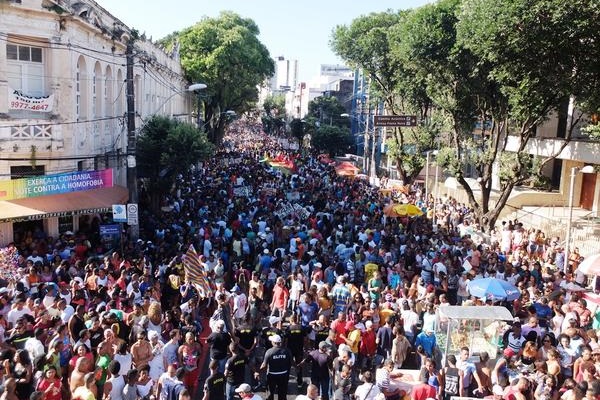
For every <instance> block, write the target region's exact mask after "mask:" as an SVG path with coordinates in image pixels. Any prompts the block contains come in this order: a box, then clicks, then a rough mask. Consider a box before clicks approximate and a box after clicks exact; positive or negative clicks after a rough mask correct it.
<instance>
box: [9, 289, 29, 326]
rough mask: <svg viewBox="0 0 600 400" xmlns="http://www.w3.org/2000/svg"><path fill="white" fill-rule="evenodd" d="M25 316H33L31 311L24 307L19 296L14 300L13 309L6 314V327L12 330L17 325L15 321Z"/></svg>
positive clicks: (23, 300)
mask: <svg viewBox="0 0 600 400" xmlns="http://www.w3.org/2000/svg"><path fill="white" fill-rule="evenodd" d="M25 314H29V315H33V313H32V312H31V310H30V309H29V308H28V307H25V299H24V298H23V296H21V295H20V296H18V297H17V298H16V299H15V307H14V308H13V309H12V310H10V311H9V312H8V315H7V317H6V321H7V322H8V327H9V328H10V329H12V328H13V327H14V326H15V324H16V323H17V320H19V319H20V318H21V317H23V316H24V315H25Z"/></svg>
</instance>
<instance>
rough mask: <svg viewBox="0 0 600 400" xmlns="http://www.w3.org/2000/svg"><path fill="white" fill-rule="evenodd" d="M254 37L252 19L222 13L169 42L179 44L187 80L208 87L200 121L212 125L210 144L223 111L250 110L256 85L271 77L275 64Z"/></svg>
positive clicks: (222, 122)
mask: <svg viewBox="0 0 600 400" xmlns="http://www.w3.org/2000/svg"><path fill="white" fill-rule="evenodd" d="M258 35H259V29H258V27H257V25H256V24H255V23H254V21H252V20H251V19H246V18H242V17H240V16H239V15H237V14H235V13H233V12H229V11H227V12H222V13H221V14H220V15H219V17H217V18H209V17H204V18H202V19H201V20H200V22H198V23H197V24H196V25H194V26H192V27H189V28H186V29H184V30H183V31H181V32H180V33H179V34H178V35H177V36H173V37H172V38H171V42H172V41H173V40H178V41H179V43H180V54H181V64H182V66H183V69H184V71H185V74H186V77H187V78H188V79H189V80H190V81H191V82H202V83H205V84H206V85H207V88H206V89H205V90H204V93H203V94H204V95H205V96H204V97H203V102H204V106H205V107H204V109H205V116H204V117H205V118H204V120H205V121H211V122H212V123H211V124H210V126H211V132H209V134H210V138H211V140H212V141H213V142H219V141H220V140H221V139H222V136H223V132H224V126H225V123H226V118H223V117H222V114H221V113H222V111H223V110H233V111H235V112H237V113H238V114H242V113H244V112H245V111H247V110H249V109H251V108H252V107H253V105H254V103H255V101H256V99H257V97H258V90H257V87H258V85H259V84H260V83H262V82H263V81H264V80H265V79H266V78H268V77H270V76H271V75H273V72H274V62H273V60H272V59H271V57H270V55H269V51H268V50H267V48H266V47H265V45H264V44H263V43H261V42H260V41H259V39H258ZM165 45H166V46H168V45H169V43H165Z"/></svg>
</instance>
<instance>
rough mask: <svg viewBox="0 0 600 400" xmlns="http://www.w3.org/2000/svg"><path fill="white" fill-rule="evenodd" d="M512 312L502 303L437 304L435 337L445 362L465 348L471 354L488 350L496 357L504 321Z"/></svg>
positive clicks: (511, 317)
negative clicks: (448, 356) (477, 304)
mask: <svg viewBox="0 0 600 400" xmlns="http://www.w3.org/2000/svg"><path fill="white" fill-rule="evenodd" d="M513 319H514V318H513V315H512V314H511V312H510V311H509V310H508V309H507V308H506V307H501V306H440V307H438V310H437V324H436V339H437V345H438V347H439V349H440V350H442V351H443V352H444V353H443V361H444V363H445V361H446V356H447V355H448V354H458V353H459V352H460V349H461V348H462V347H468V348H469V353H470V354H471V356H473V355H477V354H480V353H482V352H484V351H485V352H487V353H488V354H489V356H490V358H491V359H494V358H496V356H497V354H498V349H499V347H500V338H501V337H502V333H503V332H504V331H505V329H506V321H512V320H513Z"/></svg>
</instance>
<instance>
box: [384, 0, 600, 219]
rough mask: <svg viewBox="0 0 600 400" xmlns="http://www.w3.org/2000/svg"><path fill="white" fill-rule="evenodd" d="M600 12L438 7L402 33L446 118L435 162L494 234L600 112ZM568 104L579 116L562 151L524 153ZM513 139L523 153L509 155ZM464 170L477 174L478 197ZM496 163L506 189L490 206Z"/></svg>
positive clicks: (582, 2)
mask: <svg viewBox="0 0 600 400" xmlns="http://www.w3.org/2000/svg"><path fill="white" fill-rule="evenodd" d="M599 13H600V10H599V9H598V7H596V6H594V4H593V2H591V1H586V0H576V1H574V2H569V3H568V4H567V3H565V2H561V1H554V0H536V1H529V0H513V1H511V2H499V1H497V0H464V1H463V2H462V3H461V1H460V0H441V1H439V2H437V3H435V4H433V5H427V6H424V7H422V8H419V9H417V10H414V11H413V12H411V13H410V14H409V18H408V19H407V21H406V24H405V25H404V26H403V28H402V29H401V30H400V31H399V34H400V36H401V37H402V40H401V42H400V45H399V46H398V47H397V48H396V52H397V53H398V55H399V56H400V57H404V59H405V60H407V65H408V66H410V67H411V69H412V71H413V72H414V74H415V76H416V77H417V78H418V79H420V80H421V81H422V82H424V84H425V87H426V90H427V95H428V96H429V97H430V98H431V99H432V101H433V103H434V105H435V107H436V108H438V109H439V110H441V111H442V112H443V113H444V114H445V116H446V117H447V118H448V119H449V124H448V131H449V134H448V135H447V137H443V138H441V139H442V145H443V147H444V148H443V149H442V151H441V152H440V155H439V156H438V161H439V162H440V163H441V164H442V165H443V166H444V167H445V168H446V170H447V171H449V172H450V173H451V174H453V175H454V176H455V177H456V179H457V180H458V182H459V183H460V184H461V185H462V186H463V188H464V189H465V191H466V193H467V195H468V198H469V203H470V205H471V206H472V207H473V209H474V211H475V215H476V217H477V219H478V222H479V223H480V225H481V226H482V227H483V228H484V229H487V230H490V229H492V228H493V227H494V225H495V222H496V220H497V218H498V216H499V215H500V212H501V211H502V209H503V208H504V206H505V204H506V202H507V200H508V198H509V196H510V194H511V192H512V189H513V188H514V187H515V186H517V185H520V184H522V183H523V182H524V181H525V180H527V179H528V178H529V177H530V175H531V173H532V172H536V171H534V169H535V170H537V171H540V170H541V168H542V167H543V165H544V164H545V163H547V162H549V161H550V160H552V159H554V158H555V157H556V156H557V155H558V154H559V153H560V151H561V150H562V148H564V147H565V146H566V145H567V144H568V142H569V140H570V138H571V134H572V132H573V130H574V129H575V127H576V126H577V124H578V122H579V121H580V120H581V118H582V117H583V111H586V110H593V109H598V104H599V102H598V98H597V97H598V93H599V92H598V86H599V75H598V71H599V69H598V61H597V60H598V58H597V56H598V54H600V41H599V40H598V37H597V32H598V29H599V28H600V26H598V24H599V23H598V21H600V19H599V18H598V17H599ZM569 98H571V101H572V99H573V98H577V101H578V105H579V107H580V111H579V112H576V113H575V114H574V115H573V117H572V118H570V120H569V121H568V124H567V129H566V135H565V138H564V141H563V144H562V147H561V148H560V149H559V151H557V152H556V153H555V154H553V155H552V156H551V157H548V158H546V159H544V160H542V161H541V162H539V163H538V162H536V160H535V159H533V158H532V157H531V156H530V155H529V154H527V152H526V151H525V149H526V146H527V144H528V143H529V142H530V139H531V138H532V137H534V136H535V132H536V127H537V126H538V125H540V124H542V123H543V122H544V121H545V120H546V119H547V118H548V117H549V116H550V115H551V113H553V112H556V111H558V110H560V108H561V107H562V106H563V105H564V104H565V102H569ZM475 123H478V125H479V129H477V130H475ZM509 136H515V137H516V138H517V140H518V143H519V145H518V151H517V152H514V153H509V152H507V151H506V150H507V143H508V139H509ZM466 164H471V165H472V166H474V168H475V170H476V173H477V182H478V185H479V189H480V192H481V194H480V196H479V198H476V197H475V193H474V191H473V190H472V189H471V187H470V186H469V184H468V183H467V181H466V179H465V176H464V171H465V166H466ZM499 164H501V165H502V166H503V168H501V170H500V174H499V175H500V178H501V188H500V191H499V196H498V199H497V200H496V201H495V203H494V204H493V205H491V204H490V203H491V202H492V201H491V190H492V177H493V175H494V173H496V172H497V170H496V166H498V165H499Z"/></svg>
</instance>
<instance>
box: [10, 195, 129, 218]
mask: <svg viewBox="0 0 600 400" xmlns="http://www.w3.org/2000/svg"><path fill="white" fill-rule="evenodd" d="M128 197H129V193H128V191H127V188H125V187H123V186H113V187H109V188H101V189H93V190H86V191H82V192H74V193H64V194H55V195H50V196H40V197H31V198H28V199H17V200H7V201H0V222H8V221H12V222H17V221H28V220H36V219H44V218H50V217H66V216H69V215H82V214H94V213H100V212H108V211H111V210H112V205H113V204H125V202H126V201H127V199H128Z"/></svg>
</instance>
